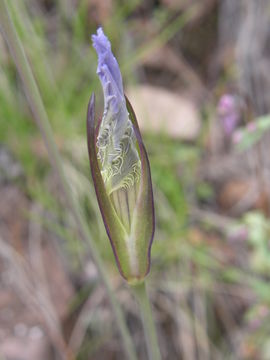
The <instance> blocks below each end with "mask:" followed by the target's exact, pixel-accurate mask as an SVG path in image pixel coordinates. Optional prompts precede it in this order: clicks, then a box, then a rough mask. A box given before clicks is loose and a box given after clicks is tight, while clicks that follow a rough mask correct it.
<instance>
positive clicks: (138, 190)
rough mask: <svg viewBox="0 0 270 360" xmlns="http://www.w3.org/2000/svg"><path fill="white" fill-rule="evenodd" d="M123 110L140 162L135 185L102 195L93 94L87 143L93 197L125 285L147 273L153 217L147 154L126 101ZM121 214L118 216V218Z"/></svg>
mask: <svg viewBox="0 0 270 360" xmlns="http://www.w3.org/2000/svg"><path fill="white" fill-rule="evenodd" d="M126 106H127V110H128V113H129V118H130V120H131V122H132V126H133V130H134V133H135V136H136V140H137V150H138V153H139V157H140V161H141V175H140V180H139V181H138V183H135V184H134V185H133V186H132V187H130V188H128V189H124V188H123V189H120V190H118V192H117V193H115V194H108V193H107V191H106V188H105V184H104V181H103V178H102V174H101V169H100V162H99V160H98V156H97V145H96V144H97V135H98V129H99V125H100V123H99V124H98V125H97V126H96V124H95V97H94V94H93V95H92V96H91V99H90V101H89V105H88V112H87V139H88V152H89V159H90V168H91V173H92V178H93V182H94V187H95V191H96V196H97V200H98V204H99V208H100V211H101V214H102V218H103V222H104V225H105V228H106V232H107V235H108V237H109V239H110V242H111V246H112V249H113V253H114V256H115V259H116V263H117V266H118V268H119V271H120V273H121V275H122V276H123V277H124V278H125V279H126V280H127V281H128V282H130V283H136V282H138V281H141V280H142V279H143V278H144V277H145V276H146V275H147V274H148V272H149V270H150V261H151V258H150V252H151V245H152V241H153V236H154V228H155V216H154V203H153V191H152V182H151V173H150V165H149V161H148V157H147V153H146V150H145V147H144V145H143V142H142V137H141V134H140V130H139V126H138V123H137V119H136V116H135V113H134V111H133V109H132V106H131V104H130V103H129V101H128V99H127V98H126ZM121 191H122V193H121ZM112 195H113V196H114V197H115V196H116V195H117V196H118V197H119V196H120V200H119V198H118V200H116V199H115V198H113V196H112ZM121 196H122V198H121ZM117 201H120V204H122V205H123V209H122V212H123V214H122V213H121V211H119V208H117V206H116V204H117ZM126 201H127V204H128V207H129V206H130V207H132V212H131V217H130V219H129V224H127V221H125V220H124V218H125V213H124V211H125V209H124V204H125V203H124V202H126ZM120 208H121V205H120ZM120 210H121V209H120ZM121 214H122V216H120V215H121ZM128 225H129V226H128Z"/></svg>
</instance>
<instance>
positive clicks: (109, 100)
mask: <svg viewBox="0 0 270 360" xmlns="http://www.w3.org/2000/svg"><path fill="white" fill-rule="evenodd" d="M92 42H93V46H94V48H95V50H96V52H97V55H98V67H97V74H98V76H99V78H100V81H101V84H102V88H103V92H104V101H105V104H104V105H105V106H104V107H105V109H107V108H108V107H109V106H111V108H112V111H113V112H114V113H118V112H119V110H120V108H121V106H122V104H123V103H124V102H125V97H124V91H123V82H122V76H121V73H120V69H119V65H118V63H117V60H116V58H115V57H114V55H113V53H112V50H111V44H110V41H109V40H108V38H107V37H106V35H105V34H104V32H103V30H102V28H99V29H98V30H97V34H96V35H92Z"/></svg>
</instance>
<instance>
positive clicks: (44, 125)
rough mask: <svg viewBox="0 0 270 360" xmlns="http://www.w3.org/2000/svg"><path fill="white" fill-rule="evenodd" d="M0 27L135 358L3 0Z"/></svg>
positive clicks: (131, 356)
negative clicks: (68, 181)
mask: <svg viewBox="0 0 270 360" xmlns="http://www.w3.org/2000/svg"><path fill="white" fill-rule="evenodd" d="M0 29H1V31H2V32H3V34H4V36H5V38H6V41H7V44H8V47H9V50H10V52H11V54H12V57H13V60H14V62H15V64H16V67H17V70H18V72H19V75H20V77H21V79H22V82H23V87H24V91H25V94H26V97H27V99H28V103H29V105H30V108H31V110H32V113H33V116H34V120H35V121H36V124H37V126H38V127H39V130H40V132H41V135H42V137H43V141H44V143H45V145H46V148H47V151H48V154H49V159H50V162H51V165H52V167H53V169H54V172H55V174H56V175H57V177H58V180H59V184H60V185H61V189H62V191H63V194H64V196H65V199H66V202H67V205H68V207H69V209H70V212H71V213H72V215H73V217H74V219H75V222H76V225H77V229H78V232H79V234H80V237H81V238H82V240H83V241H84V242H85V243H87V244H88V246H89V248H90V251H91V256H92V259H93V261H94V263H95V265H96V267H97V269H98V272H99V276H100V278H101V280H102V282H103V284H104V286H105V289H106V292H107V296H108V298H109V300H110V302H111V306H112V310H113V312H114V315H115V319H116V323H117V326H118V328H119V332H120V334H121V337H122V340H123V347H124V349H125V352H126V355H127V358H128V359H129V360H136V359H137V356H136V352H135V349H134V345H133V342H132V339H131V336H130V333H129V330H128V328H127V325H126V323H125V320H124V315H123V312H122V310H121V309H120V307H119V305H118V303H117V301H116V298H115V295H114V293H113V289H112V287H111V285H110V283H109V279H108V276H107V274H106V270H105V267H104V264H103V261H102V259H101V257H100V254H99V251H98V249H97V247H96V245H95V242H94V240H93V239H92V237H91V235H90V232H89V229H88V226H87V224H86V221H85V219H84V217H83V215H81V213H80V209H79V207H78V205H77V203H76V201H75V199H74V197H73V195H72V192H71V189H70V187H69V185H68V183H67V180H66V177H65V174H64V170H63V166H62V161H61V156H60V154H59V152H58V149H57V146H56V144H55V141H54V137H53V132H52V129H51V126H50V122H49V119H48V115H47V112H46V110H45V107H44V104H43V101H42V99H41V95H40V92H39V89H38V86H37V83H36V81H35V78H34V75H33V73H32V70H31V68H30V65H29V62H28V60H27V57H26V55H25V51H24V48H23V46H22V43H21V40H20V39H19V36H18V33H17V31H16V28H15V25H14V23H13V21H12V18H11V16H10V12H9V5H8V2H7V1H6V0H0Z"/></svg>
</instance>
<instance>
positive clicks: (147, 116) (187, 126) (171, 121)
mask: <svg viewBox="0 0 270 360" xmlns="http://www.w3.org/2000/svg"><path fill="white" fill-rule="evenodd" d="M127 96H128V99H129V101H130V103H131V104H132V107H133V109H134V111H135V114H136V117H137V120H138V123H139V126H140V129H141V130H142V131H146V132H147V131H149V132H151V133H165V134H167V135H169V136H171V137H172V138H175V139H183V140H189V141H190V140H195V139H196V138H197V136H198V135H199V131H200V125H201V124H200V114H199V112H198V110H197V109H196V107H195V105H194V104H193V103H192V102H191V101H190V100H189V99H187V98H186V97H184V96H182V95H179V94H175V93H174V92H171V91H169V90H166V89H163V88H160V87H155V86H150V85H138V86H135V87H130V88H129V89H128V90H127Z"/></svg>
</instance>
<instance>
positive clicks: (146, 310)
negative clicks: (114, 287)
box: [131, 282, 161, 360]
mask: <svg viewBox="0 0 270 360" xmlns="http://www.w3.org/2000/svg"><path fill="white" fill-rule="evenodd" d="M131 287H132V289H133V292H134V295H135V297H136V300H137V302H138V305H139V308H140V312H141V318H142V322H143V329H144V336H145V341H146V346H147V352H148V357H149V360H161V355H160V349H159V345H158V340H157V333H156V328H155V323H154V320H153V315H152V309H151V304H150V301H149V298H148V295H147V291H146V285H145V282H142V283H139V284H136V285H131Z"/></svg>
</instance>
